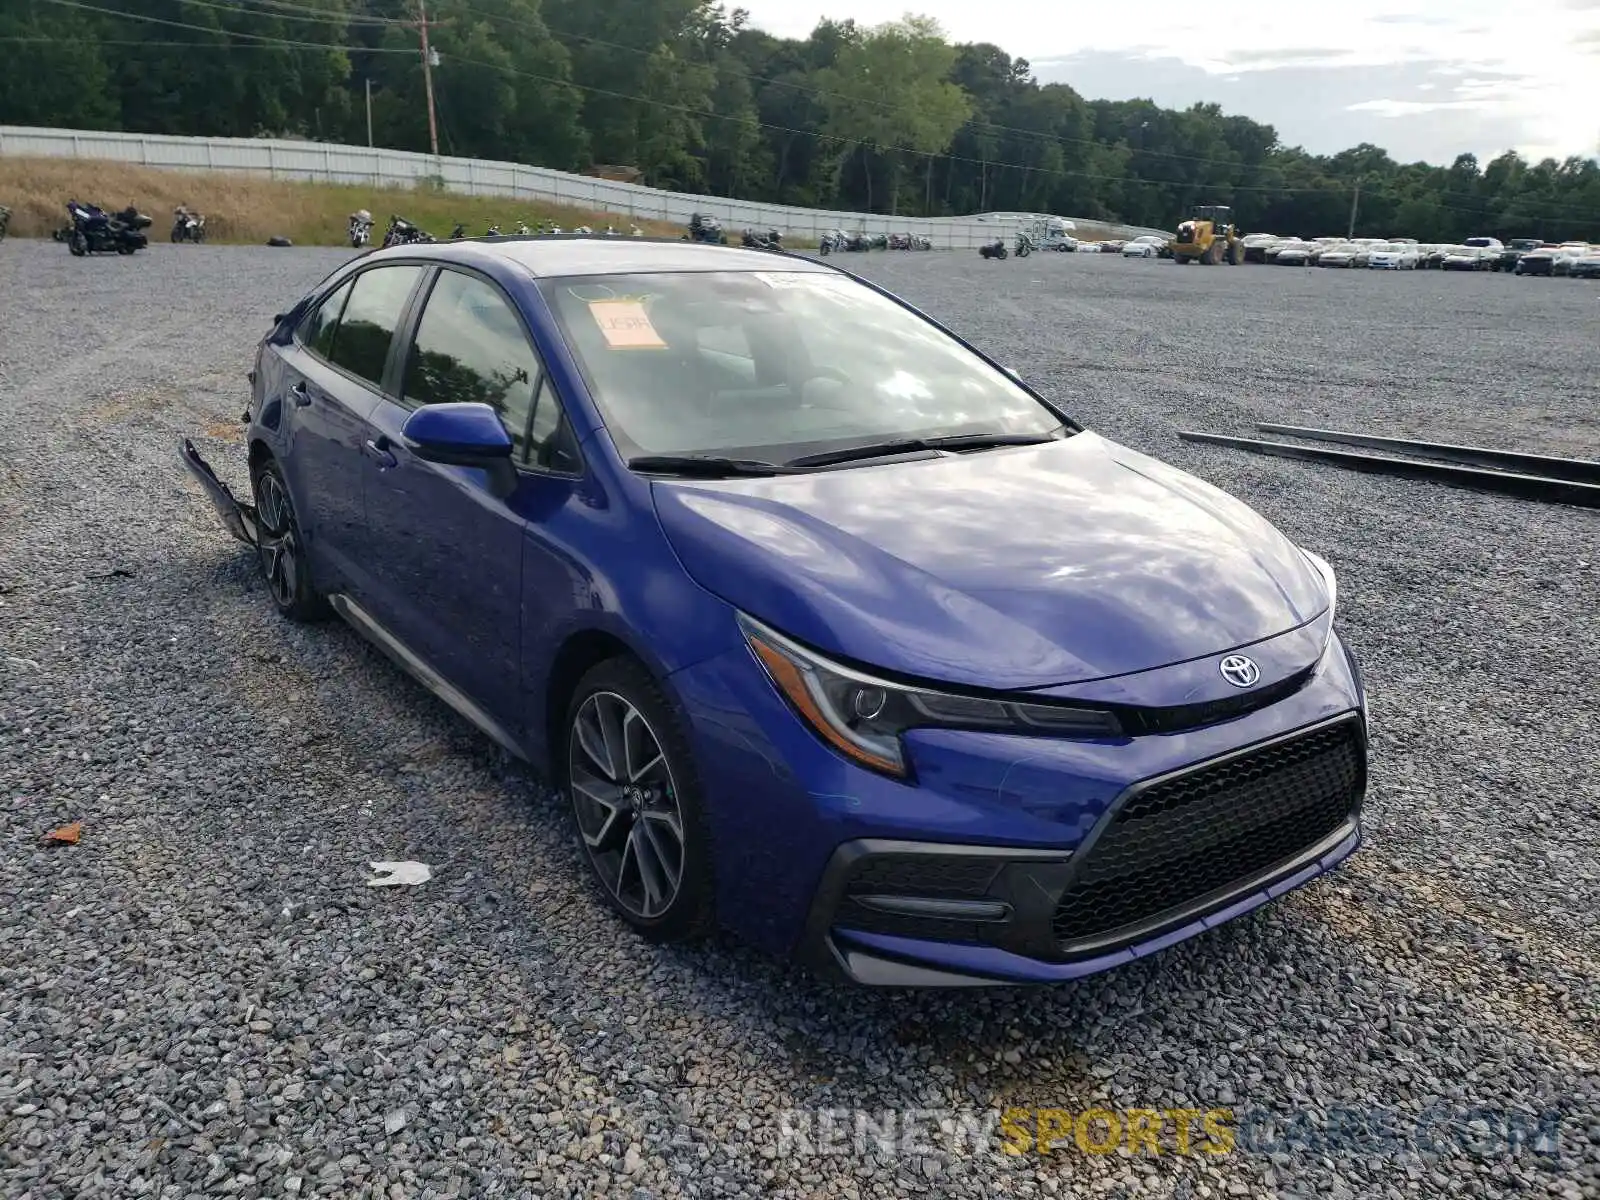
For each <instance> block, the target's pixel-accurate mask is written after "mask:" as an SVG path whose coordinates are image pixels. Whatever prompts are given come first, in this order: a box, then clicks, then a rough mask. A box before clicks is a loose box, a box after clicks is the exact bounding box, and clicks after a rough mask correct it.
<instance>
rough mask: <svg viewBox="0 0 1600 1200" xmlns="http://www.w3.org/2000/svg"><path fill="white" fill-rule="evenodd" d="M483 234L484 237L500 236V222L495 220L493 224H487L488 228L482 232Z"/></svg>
mask: <svg viewBox="0 0 1600 1200" xmlns="http://www.w3.org/2000/svg"><path fill="white" fill-rule="evenodd" d="M483 236H484V237H499V236H500V222H499V221H496V222H495V223H494V224H493V225H491V226H489V228H488V229H487V230H486V231H485V232H484V235H483Z"/></svg>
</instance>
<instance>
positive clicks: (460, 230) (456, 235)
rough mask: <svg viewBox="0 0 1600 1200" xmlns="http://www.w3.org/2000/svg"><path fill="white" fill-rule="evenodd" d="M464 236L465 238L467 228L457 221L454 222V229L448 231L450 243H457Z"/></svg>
mask: <svg viewBox="0 0 1600 1200" xmlns="http://www.w3.org/2000/svg"><path fill="white" fill-rule="evenodd" d="M466 236H467V227H466V226H465V225H463V224H462V223H461V222H460V221H457V222H456V227H455V228H454V229H452V230H451V231H450V240H451V241H452V242H459V241H460V240H461V239H462V238H464V237H466Z"/></svg>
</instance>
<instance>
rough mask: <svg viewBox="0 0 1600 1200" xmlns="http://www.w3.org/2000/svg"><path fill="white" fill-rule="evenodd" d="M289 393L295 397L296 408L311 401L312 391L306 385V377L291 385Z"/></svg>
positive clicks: (302, 406)
mask: <svg viewBox="0 0 1600 1200" xmlns="http://www.w3.org/2000/svg"><path fill="white" fill-rule="evenodd" d="M289 394H290V395H291V396H293V397H294V406H295V407H296V408H304V407H305V406H306V405H308V404H310V403H311V391H310V389H308V388H307V387H306V381H305V380H304V379H302V380H300V382H298V383H296V384H293V385H291V386H290V388H289Z"/></svg>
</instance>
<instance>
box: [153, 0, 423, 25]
mask: <svg viewBox="0 0 1600 1200" xmlns="http://www.w3.org/2000/svg"><path fill="white" fill-rule="evenodd" d="M256 2H257V3H269V2H270V0H256ZM178 3H180V4H183V5H187V6H189V7H191V8H210V9H215V10H216V11H218V12H226V13H233V14H234V15H236V16H241V17H265V18H267V19H269V20H273V21H309V22H315V23H319V24H323V25H346V26H349V25H356V26H382V27H384V28H389V27H392V26H395V25H399V24H401V22H399V21H391V20H388V19H387V18H381V17H378V18H375V17H359V16H347V15H346V16H341V15H339V14H337V13H333V12H326V11H324V10H322V9H306V8H302V7H301V6H300V5H298V4H293V5H284V7H285V8H287V9H293V10H296V11H292V12H275V11H268V12H260V11H257V10H256V9H253V8H242V7H240V6H239V5H237V4H217V3H213V2H212V0H178ZM301 13H305V14H307V15H304V16H302V15H300V14H301ZM311 13H315V14H316V15H315V16H312V15H309V14H311ZM125 15H128V16H132V15H133V14H131V13H129V14H125ZM224 32H231V30H230V31H224Z"/></svg>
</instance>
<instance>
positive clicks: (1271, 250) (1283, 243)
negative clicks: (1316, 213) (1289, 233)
mask: <svg viewBox="0 0 1600 1200" xmlns="http://www.w3.org/2000/svg"><path fill="white" fill-rule="evenodd" d="M1305 245H1309V243H1308V242H1306V241H1305V240H1303V239H1301V238H1297V237H1290V238H1279V239H1278V240H1277V241H1275V242H1268V243H1267V246H1266V249H1265V250H1264V251H1263V252H1262V256H1261V260H1262V261H1263V262H1265V263H1267V264H1269V265H1274V264H1276V263H1277V261H1278V255H1280V254H1282V253H1283V252H1284V251H1285V250H1288V249H1289V248H1291V247H1293V246H1305Z"/></svg>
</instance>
